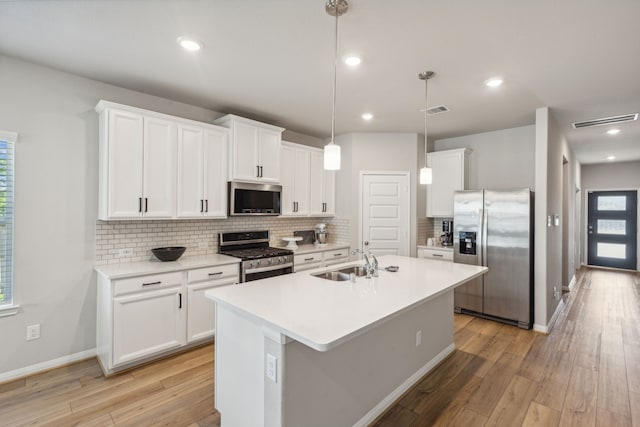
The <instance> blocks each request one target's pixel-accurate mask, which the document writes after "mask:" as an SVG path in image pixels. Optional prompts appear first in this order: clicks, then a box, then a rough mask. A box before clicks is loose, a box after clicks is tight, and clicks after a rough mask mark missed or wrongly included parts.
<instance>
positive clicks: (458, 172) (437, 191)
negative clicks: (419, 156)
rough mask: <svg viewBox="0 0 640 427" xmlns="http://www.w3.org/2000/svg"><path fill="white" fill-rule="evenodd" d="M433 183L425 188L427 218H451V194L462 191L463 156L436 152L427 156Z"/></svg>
mask: <svg viewBox="0 0 640 427" xmlns="http://www.w3.org/2000/svg"><path fill="white" fill-rule="evenodd" d="M427 165H428V166H429V167H430V168H431V169H432V173H433V181H432V183H431V184H430V185H428V186H427V216H430V217H452V216H453V192H454V191H457V190H463V189H464V170H463V167H464V154H463V152H462V151H458V150H456V151H455V152H453V153H446V152H437V153H434V155H430V154H428V155H427Z"/></svg>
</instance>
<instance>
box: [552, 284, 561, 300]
mask: <svg viewBox="0 0 640 427" xmlns="http://www.w3.org/2000/svg"><path fill="white" fill-rule="evenodd" d="M553 298H554V299H560V292H558V287H557V286H554V287H553Z"/></svg>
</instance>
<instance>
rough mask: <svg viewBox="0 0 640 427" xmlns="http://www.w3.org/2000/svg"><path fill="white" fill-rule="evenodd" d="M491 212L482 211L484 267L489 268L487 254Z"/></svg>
mask: <svg viewBox="0 0 640 427" xmlns="http://www.w3.org/2000/svg"><path fill="white" fill-rule="evenodd" d="M488 221H489V211H488V210H487V209H483V210H482V265H483V266H484V267H489V256H488V254H487V249H488V246H487V245H488V244H489V239H488V234H489V232H488V231H489V224H488Z"/></svg>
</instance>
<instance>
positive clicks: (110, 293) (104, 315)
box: [96, 263, 239, 374]
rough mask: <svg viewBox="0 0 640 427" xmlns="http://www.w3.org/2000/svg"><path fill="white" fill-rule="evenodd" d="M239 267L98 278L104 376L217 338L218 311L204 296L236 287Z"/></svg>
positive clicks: (100, 355)
mask: <svg viewBox="0 0 640 427" xmlns="http://www.w3.org/2000/svg"><path fill="white" fill-rule="evenodd" d="M238 272H239V267H238V264H237V263H233V264H227V265H222V266H213V267H206V268H197V269H192V270H183V271H175V272H170V273H161V274H153V275H142V276H136V277H131V278H123V279H113V280H111V279H109V278H108V277H106V276H104V275H102V274H98V298H97V319H96V322H97V333H96V347H97V353H98V359H99V361H100V364H101V366H102V369H103V371H104V372H105V374H111V373H114V372H117V371H120V370H123V369H127V368H130V367H132V366H135V365H137V364H139V363H143V362H146V361H149V360H151V359H153V358H155V357H158V356H162V355H165V354H168V353H171V352H173V351H176V350H179V349H180V348H182V347H184V346H188V345H190V344H193V343H197V342H199V341H204V340H206V339H209V338H211V337H213V334H214V332H215V305H214V304H213V303H212V302H211V301H210V300H208V299H205V297H204V292H205V291H207V290H209V289H212V288H214V287H217V286H223V285H229V284H233V283H238V278H239V276H238Z"/></svg>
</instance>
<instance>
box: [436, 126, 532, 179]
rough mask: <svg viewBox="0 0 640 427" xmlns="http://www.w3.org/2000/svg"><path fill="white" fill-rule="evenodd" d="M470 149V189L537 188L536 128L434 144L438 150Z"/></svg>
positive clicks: (508, 130)
mask: <svg viewBox="0 0 640 427" xmlns="http://www.w3.org/2000/svg"><path fill="white" fill-rule="evenodd" d="M454 148H471V149H472V150H473V153H471V155H470V156H469V187H470V189H472V190H474V189H481V188H490V189H494V190H497V189H509V188H524V187H529V188H531V189H533V188H534V186H535V178H534V177H535V166H534V162H533V158H534V152H535V126H534V125H530V126H522V127H517V128H512V129H503V130H497V131H493V132H484V133H478V134H474V135H466V136H460V137H457V138H447V139H439V140H436V141H435V151H443V150H452V149H454Z"/></svg>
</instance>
